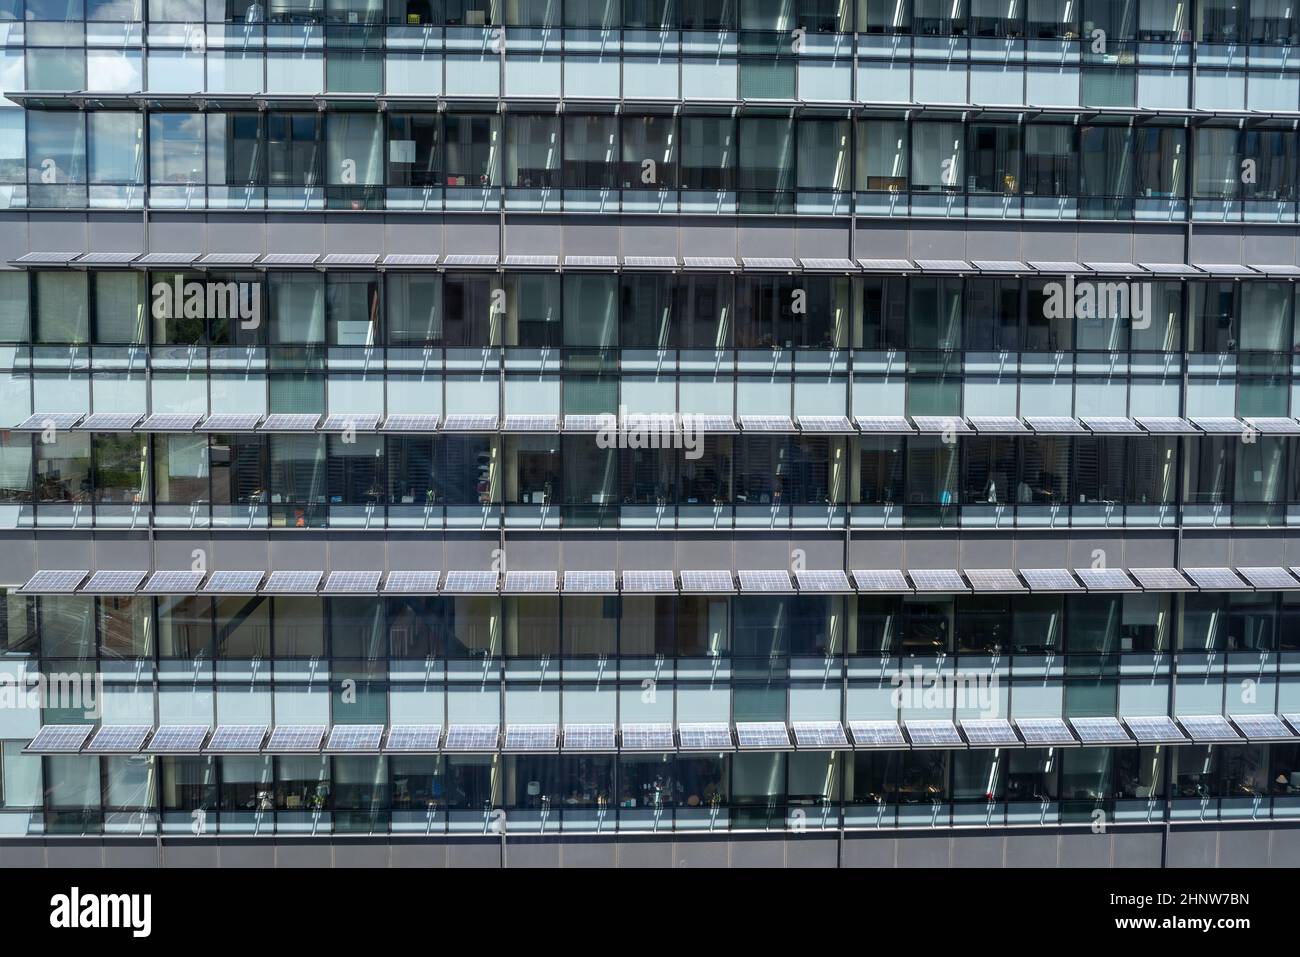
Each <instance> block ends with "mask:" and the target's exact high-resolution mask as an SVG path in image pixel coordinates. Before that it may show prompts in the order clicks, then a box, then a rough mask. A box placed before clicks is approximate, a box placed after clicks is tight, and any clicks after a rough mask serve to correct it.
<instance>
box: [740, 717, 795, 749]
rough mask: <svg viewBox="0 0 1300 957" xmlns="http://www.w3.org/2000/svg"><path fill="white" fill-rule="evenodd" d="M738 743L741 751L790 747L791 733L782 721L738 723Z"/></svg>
mask: <svg viewBox="0 0 1300 957" xmlns="http://www.w3.org/2000/svg"><path fill="white" fill-rule="evenodd" d="M736 743H737V744H739V745H740V748H741V750H754V749H758V748H766V749H772V748H788V747H790V731H789V729H787V728H786V726H785V723H784V722H782V721H737V722H736Z"/></svg>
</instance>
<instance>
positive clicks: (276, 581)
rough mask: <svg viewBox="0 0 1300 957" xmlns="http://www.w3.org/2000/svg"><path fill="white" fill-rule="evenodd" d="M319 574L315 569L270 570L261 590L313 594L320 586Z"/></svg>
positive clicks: (270, 592) (267, 592) (282, 593)
mask: <svg viewBox="0 0 1300 957" xmlns="http://www.w3.org/2000/svg"><path fill="white" fill-rule="evenodd" d="M321 574H322V573H321V572H315V571H279V572H271V574H270V576H269V577H268V578H267V579H266V584H264V585H263V586H262V592H263V593H264V594H268V595H314V594H316V589H317V588H318V587H319V586H320V580H321Z"/></svg>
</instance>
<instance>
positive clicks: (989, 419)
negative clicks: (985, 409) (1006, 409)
mask: <svg viewBox="0 0 1300 957" xmlns="http://www.w3.org/2000/svg"><path fill="white" fill-rule="evenodd" d="M969 421H970V424H971V425H972V426H974V427H975V431H976V432H978V433H980V434H981V435H1017V434H1020V433H1022V432H1023V433H1028V432H1029V429H1027V428H1026V427H1025V426H1024V424H1023V423H1022V422H1021V421H1020V420H1019V419H1017V418H1016V417H1015V416H1014V415H972V416H971V417H970V419H969Z"/></svg>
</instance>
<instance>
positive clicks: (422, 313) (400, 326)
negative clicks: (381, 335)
mask: <svg viewBox="0 0 1300 957" xmlns="http://www.w3.org/2000/svg"><path fill="white" fill-rule="evenodd" d="M384 299H385V307H386V309H387V316H386V320H387V321H386V325H387V334H388V344H389V345H391V346H414V347H429V346H433V345H435V344H436V343H440V342H441V341H442V280H441V278H440V277H439V276H437V275H434V274H429V275H424V274H410V273H389V274H388V276H387V278H386V286H385V295H384Z"/></svg>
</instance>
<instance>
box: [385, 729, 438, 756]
mask: <svg viewBox="0 0 1300 957" xmlns="http://www.w3.org/2000/svg"><path fill="white" fill-rule="evenodd" d="M441 737H442V725H440V724H395V725H393V726H392V727H391V728H389V729H388V740H387V741H386V742H385V744H384V750H385V751H397V752H405V753H408V754H410V753H415V754H433V753H434V752H435V751H437V750H438V741H439V739H440V738H441Z"/></svg>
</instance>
